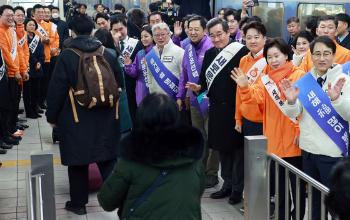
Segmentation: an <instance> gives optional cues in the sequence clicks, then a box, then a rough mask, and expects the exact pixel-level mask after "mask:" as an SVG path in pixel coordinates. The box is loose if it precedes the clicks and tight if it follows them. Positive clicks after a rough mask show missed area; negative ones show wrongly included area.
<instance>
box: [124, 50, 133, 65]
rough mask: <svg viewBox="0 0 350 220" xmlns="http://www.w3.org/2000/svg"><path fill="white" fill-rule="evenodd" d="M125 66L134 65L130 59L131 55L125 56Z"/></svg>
mask: <svg viewBox="0 0 350 220" xmlns="http://www.w3.org/2000/svg"><path fill="white" fill-rule="evenodd" d="M124 64H125V65H130V64H132V60H131V59H130V55H129V54H127V53H126V54H125V55H124Z"/></svg>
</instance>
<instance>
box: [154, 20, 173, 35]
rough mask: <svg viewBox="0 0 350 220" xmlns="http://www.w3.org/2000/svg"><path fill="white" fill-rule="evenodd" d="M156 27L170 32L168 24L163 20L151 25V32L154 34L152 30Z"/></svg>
mask: <svg viewBox="0 0 350 220" xmlns="http://www.w3.org/2000/svg"><path fill="white" fill-rule="evenodd" d="M157 29H161V30H164V29H165V30H167V32H168V33H170V29H169V26H168V25H167V24H166V23H164V22H162V23H158V24H155V25H153V26H152V34H154V32H155V31H156V30H157Z"/></svg>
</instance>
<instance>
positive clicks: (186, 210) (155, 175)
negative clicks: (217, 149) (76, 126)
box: [97, 93, 205, 220]
mask: <svg viewBox="0 0 350 220" xmlns="http://www.w3.org/2000/svg"><path fill="white" fill-rule="evenodd" d="M203 144H204V143H203V137H202V135H201V133H200V131H199V130H197V129H196V128H193V127H190V126H188V125H183V124H181V120H180V113H179V111H178V108H177V105H176V103H175V101H173V100H172V99H171V98H170V97H168V96H167V95H164V94H159V93H153V94H150V95H148V96H147V97H145V99H144V100H143V101H142V102H141V104H140V106H139V108H138V110H137V113H136V122H135V127H134V129H133V130H132V131H131V133H130V134H128V135H127V136H126V137H125V138H123V139H122V141H121V144H120V146H121V158H120V159H119V160H118V162H117V165H116V166H115V168H114V171H113V172H112V174H111V175H110V176H109V177H108V179H107V180H106V181H105V183H104V184H103V186H102V188H101V189H100V191H99V193H98V195H97V198H98V201H99V203H100V205H101V206H102V208H103V209H104V210H106V211H113V210H115V209H116V208H119V210H118V215H119V217H120V219H127V220H132V219H134V220H136V219H144V220H146V219H150V220H155V219H157V220H162V219H164V220H165V219H166V220H172V219H174V220H178V219H186V220H192V219H193V220H195V219H196V220H197V219H201V206H200V201H201V196H202V194H203V192H204V180H205V178H204V171H203V167H202V163H201V158H202V154H203V150H204V145H203ZM161 173H167V175H165V176H163V177H162V178H161V180H160V179H159V177H160V174H161ZM156 179H157V180H156ZM155 182H156V183H157V184H156V186H154V184H155ZM150 189H151V190H150ZM147 190H148V191H150V192H149V193H148V194H147V193H146V195H145V192H146V191H147ZM140 198H143V199H140ZM135 203H137V204H138V205H135ZM132 210H133V211H132Z"/></svg>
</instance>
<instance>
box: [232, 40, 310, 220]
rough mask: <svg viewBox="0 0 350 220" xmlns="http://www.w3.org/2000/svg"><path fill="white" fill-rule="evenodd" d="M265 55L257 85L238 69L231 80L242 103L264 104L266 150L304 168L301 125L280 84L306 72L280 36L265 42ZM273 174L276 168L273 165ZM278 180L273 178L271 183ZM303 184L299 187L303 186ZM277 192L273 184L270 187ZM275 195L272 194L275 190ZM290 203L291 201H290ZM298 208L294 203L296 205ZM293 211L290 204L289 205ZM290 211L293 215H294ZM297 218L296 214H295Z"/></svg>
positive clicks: (281, 199) (281, 208) (302, 206)
mask: <svg viewBox="0 0 350 220" xmlns="http://www.w3.org/2000/svg"><path fill="white" fill-rule="evenodd" d="M263 54H264V57H265V59H266V62H267V66H266V67H265V69H264V71H263V74H262V76H261V78H260V79H259V80H258V82H257V83H255V84H254V85H249V80H248V77H247V75H246V74H245V73H243V72H242V71H241V70H239V69H237V68H236V69H235V70H234V71H232V75H231V77H232V79H233V80H235V81H236V83H237V85H238V86H239V89H240V92H241V93H240V96H241V100H242V102H243V103H247V104H259V105H262V106H263V107H262V108H263V111H262V114H263V117H262V118H263V128H264V129H263V130H264V135H265V136H266V137H267V145H268V147H267V151H268V153H269V154H271V153H272V154H275V155H277V156H279V157H281V158H282V159H284V160H285V161H287V162H288V163H290V164H292V165H293V166H295V167H297V168H298V169H302V157H301V150H300V148H299V147H298V137H299V133H298V128H297V126H296V124H294V123H293V121H292V120H291V119H290V118H289V117H288V116H286V115H285V114H284V113H283V112H284V108H285V105H284V100H283V96H281V92H280V89H279V85H280V83H281V81H282V80H283V79H289V80H290V81H292V82H295V81H296V80H298V79H300V78H301V77H302V76H303V75H304V71H303V70H301V69H299V68H298V67H296V66H294V65H293V63H292V62H291V56H290V47H289V46H288V44H287V43H286V42H284V41H283V40H282V39H281V38H272V39H269V40H267V41H266V43H265V46H264V52H263ZM271 168H272V169H271V171H272V176H273V175H274V174H273V171H274V168H273V166H271ZM279 176H280V177H281V176H285V170H284V169H279ZM289 179H290V183H291V191H292V197H293V201H296V179H295V176H292V175H290V176H289ZM274 182H275V181H274V180H273V181H272V183H274ZM279 186H280V187H279V195H280V196H279V207H276V208H278V209H279V219H281V220H282V219H285V217H286V216H284V215H285V207H284V204H285V193H284V190H285V178H279ZM303 188H304V187H303V185H301V186H300V189H303ZM271 192H274V187H273V186H272V187H271ZM272 194H273V193H272ZM304 194H305V190H300V198H301V201H300V219H303V217H304V213H305V196H304ZM289 204H290V205H291V202H290V203H289ZM294 207H295V204H294ZM288 208H289V210H291V208H290V207H288ZM292 213H294V212H291V213H290V215H292ZM293 219H295V216H293Z"/></svg>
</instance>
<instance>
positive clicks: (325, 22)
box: [300, 15, 350, 72]
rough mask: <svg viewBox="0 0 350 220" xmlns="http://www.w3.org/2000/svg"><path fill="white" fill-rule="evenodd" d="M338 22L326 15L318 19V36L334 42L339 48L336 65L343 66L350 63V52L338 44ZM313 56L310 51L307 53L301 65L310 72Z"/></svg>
mask: <svg viewBox="0 0 350 220" xmlns="http://www.w3.org/2000/svg"><path fill="white" fill-rule="evenodd" d="M337 27H338V21H337V20H336V19H335V17H334V16H331V15H325V16H322V17H320V18H319V19H318V21H317V29H316V34H317V36H327V37H329V38H330V39H331V40H333V41H334V42H335V44H336V46H337V52H336V54H335V60H334V62H335V63H338V64H343V63H346V62H348V61H350V50H348V49H346V48H344V47H342V46H340V45H339V44H338V43H337V42H336V33H337ZM313 66H314V65H313V62H312V56H311V53H310V50H308V52H307V53H306V55H305V57H304V59H303V61H302V62H301V64H300V67H301V68H302V69H304V70H305V72H308V71H310V70H311V69H312V67H313Z"/></svg>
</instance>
